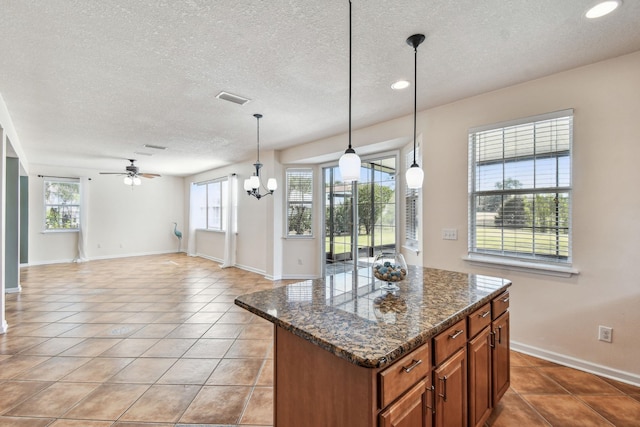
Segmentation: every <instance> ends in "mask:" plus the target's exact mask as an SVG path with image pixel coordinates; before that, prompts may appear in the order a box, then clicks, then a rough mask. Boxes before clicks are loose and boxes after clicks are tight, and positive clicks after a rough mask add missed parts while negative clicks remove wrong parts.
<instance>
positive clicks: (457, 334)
mask: <svg viewBox="0 0 640 427" xmlns="http://www.w3.org/2000/svg"><path fill="white" fill-rule="evenodd" d="M462 334H464V329H460V330H456V332H455V333H453V334H452V335H449V338H451V339H452V340H455V339H456V338H458V337H459V336H460V335H462Z"/></svg>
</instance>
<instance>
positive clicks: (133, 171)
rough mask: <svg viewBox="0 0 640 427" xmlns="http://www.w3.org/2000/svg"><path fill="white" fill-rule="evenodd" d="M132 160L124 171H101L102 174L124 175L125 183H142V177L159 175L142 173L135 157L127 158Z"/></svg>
mask: <svg viewBox="0 0 640 427" xmlns="http://www.w3.org/2000/svg"><path fill="white" fill-rule="evenodd" d="M127 160H129V161H130V162H131V164H130V165H127V167H126V168H125V171H124V172H100V175H124V176H125V177H124V183H125V185H140V184H141V183H142V182H141V180H140V177H143V178H155V177H157V176H158V177H159V176H160V175H158V174H157V173H140V169H139V168H138V166H136V165H135V159H127Z"/></svg>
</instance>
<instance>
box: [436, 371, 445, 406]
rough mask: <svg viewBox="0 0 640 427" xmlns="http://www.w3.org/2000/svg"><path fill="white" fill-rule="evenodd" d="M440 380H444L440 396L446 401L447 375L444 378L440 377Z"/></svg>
mask: <svg viewBox="0 0 640 427" xmlns="http://www.w3.org/2000/svg"><path fill="white" fill-rule="evenodd" d="M438 379H439V380H440V381H442V394H439V395H438V396H440V397H441V398H442V399H443V400H444V401H445V402H446V401H447V376H446V375H445V376H444V377H442V378H438Z"/></svg>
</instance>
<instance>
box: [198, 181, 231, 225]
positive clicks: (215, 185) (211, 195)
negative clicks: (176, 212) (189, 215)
mask: <svg viewBox="0 0 640 427" xmlns="http://www.w3.org/2000/svg"><path fill="white" fill-rule="evenodd" d="M228 188H229V181H228V179H227V178H223V179H217V180H214V181H208V182H203V183H198V184H195V188H194V192H195V197H194V204H195V206H194V207H193V208H195V209H196V212H197V217H196V224H195V225H196V228H200V229H207V230H218V231H225V224H226V216H227V215H228V209H227V191H229V190H228Z"/></svg>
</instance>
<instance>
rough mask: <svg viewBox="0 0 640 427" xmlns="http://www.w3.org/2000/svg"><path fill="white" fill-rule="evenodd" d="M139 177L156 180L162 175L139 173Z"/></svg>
mask: <svg viewBox="0 0 640 427" xmlns="http://www.w3.org/2000/svg"><path fill="white" fill-rule="evenodd" d="M138 176H142V177H145V178H155V177H159V176H160V175H158V174H157V173H139V174H138Z"/></svg>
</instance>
